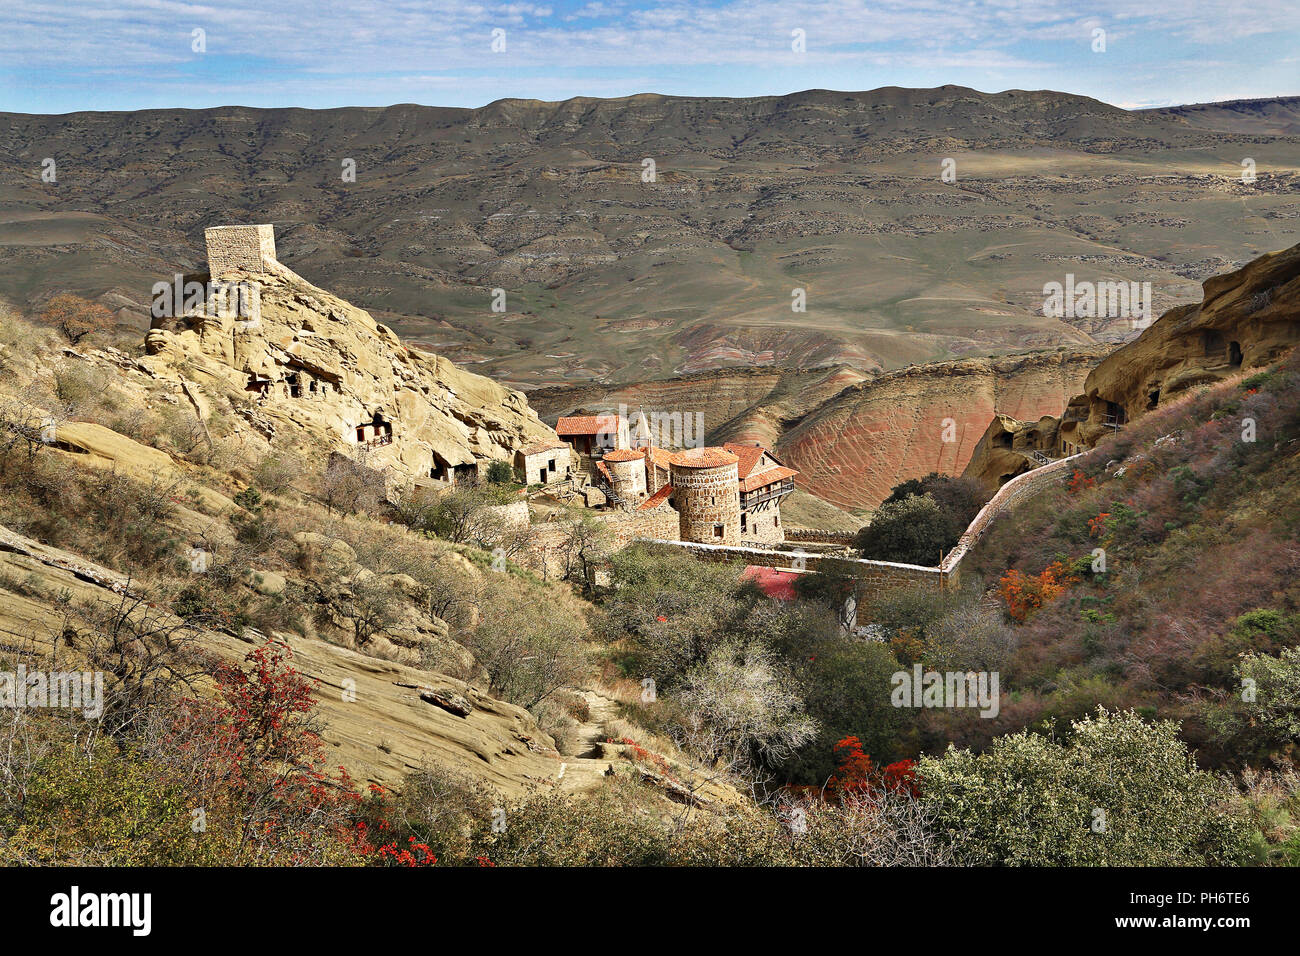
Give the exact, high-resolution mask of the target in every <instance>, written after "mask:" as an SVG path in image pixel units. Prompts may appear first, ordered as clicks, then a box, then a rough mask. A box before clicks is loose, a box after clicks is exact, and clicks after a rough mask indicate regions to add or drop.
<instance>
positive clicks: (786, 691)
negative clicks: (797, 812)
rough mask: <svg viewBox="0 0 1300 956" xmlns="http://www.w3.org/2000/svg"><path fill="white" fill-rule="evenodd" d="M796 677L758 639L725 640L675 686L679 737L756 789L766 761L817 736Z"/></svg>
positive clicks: (788, 754) (774, 761) (770, 763)
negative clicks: (676, 688) (745, 640)
mask: <svg viewBox="0 0 1300 956" xmlns="http://www.w3.org/2000/svg"><path fill="white" fill-rule="evenodd" d="M796 688H797V685H796V682H795V681H794V680H793V679H792V678H791V677H790V676H789V675H788V674H787V673H786V671H785V670H784V669H783V668H782V667H781V666H780V665H779V663H778V661H777V659H776V655H775V654H774V653H773V652H772V651H771V650H770V649H769V648H766V647H764V646H763V645H762V644H760V643H758V642H757V641H751V642H748V643H742V642H740V641H734V640H733V641H727V642H725V643H723V644H721V645H719V646H718V647H717V648H715V649H714V650H713V651H712V652H711V653H710V654H709V656H708V657H707V658H706V659H705V660H704V662H703V663H701V664H697V665H696V666H694V667H692V668H691V669H690V670H689V671H687V673H686V675H685V677H684V679H683V681H682V686H681V687H680V688H679V689H678V690H677V691H676V692H675V693H674V695H673V696H674V700H675V701H676V702H677V705H678V707H679V709H680V717H679V718H678V722H677V724H676V726H675V727H674V728H673V730H672V733H673V736H674V737H675V738H676V739H677V742H678V743H679V744H680V745H681V746H682V747H683V749H685V750H687V751H688V752H690V753H693V754H695V755H696V756H697V757H699V758H701V759H702V760H703V761H704V762H705V763H706V764H707V765H709V766H711V767H713V768H715V769H717V770H721V771H727V772H731V773H735V774H737V775H739V776H740V777H742V778H743V779H746V780H748V781H749V782H750V784H751V786H753V787H755V789H757V788H758V787H759V786H760V785H761V784H762V782H763V780H764V779H765V778H766V777H767V776H768V771H767V768H768V767H770V766H773V765H775V764H778V763H781V762H782V761H785V760H788V759H789V758H790V757H791V756H793V755H794V753H795V752H796V751H797V750H798V749H799V748H800V747H803V746H804V745H805V744H807V743H808V742H809V741H811V740H812V739H813V738H814V737H816V735H817V721H815V720H813V719H812V718H811V717H809V716H808V715H807V714H806V713H805V712H804V703H803V701H802V700H801V699H800V698H799V695H798V693H797V689H796Z"/></svg>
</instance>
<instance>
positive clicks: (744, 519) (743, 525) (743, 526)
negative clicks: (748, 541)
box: [740, 511, 749, 531]
mask: <svg viewBox="0 0 1300 956" xmlns="http://www.w3.org/2000/svg"><path fill="white" fill-rule="evenodd" d="M748 518H749V515H747V514H746V513H745V512H743V511H742V512H741V513H740V530H741V531H746V530H748V528H749V521H748V520H747V519H748Z"/></svg>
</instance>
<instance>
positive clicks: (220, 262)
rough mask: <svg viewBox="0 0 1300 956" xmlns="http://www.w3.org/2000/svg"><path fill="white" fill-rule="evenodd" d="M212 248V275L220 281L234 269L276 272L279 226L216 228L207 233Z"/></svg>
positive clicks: (205, 233)
mask: <svg viewBox="0 0 1300 956" xmlns="http://www.w3.org/2000/svg"><path fill="white" fill-rule="evenodd" d="M203 239H204V241H205V242H206V243H207V246H208V273H209V274H210V275H211V276H212V278H214V279H215V278H217V277H218V276H220V275H224V274H225V273H227V272H230V271H232V270H234V269H243V270H244V271H245V272H257V273H262V272H274V271H276V270H275V267H276V266H277V265H278V263H277V262H276V261H275V227H274V226H269V225H262V226H212V227H210V228H208V229H204V230H203Z"/></svg>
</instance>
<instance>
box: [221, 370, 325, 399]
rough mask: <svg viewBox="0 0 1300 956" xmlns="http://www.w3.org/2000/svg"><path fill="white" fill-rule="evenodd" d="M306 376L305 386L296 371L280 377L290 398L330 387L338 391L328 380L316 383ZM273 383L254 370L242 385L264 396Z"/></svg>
mask: <svg viewBox="0 0 1300 956" xmlns="http://www.w3.org/2000/svg"><path fill="white" fill-rule="evenodd" d="M306 378H307V386H306V388H304V387H303V381H302V380H303V376H301V375H299V374H298V373H297V372H291V373H290V374H288V375H286V376H285V377H284V379H282V381H283V382H284V384H285V387H286V388H287V389H288V391H289V397H290V398H302V397H303V396H304V395H306V396H314V395H324V394H326V393H327V392H329V391H330V389H331V388H333V389H334V390H335V391H339V387H338V386H337V385H332V384H331V383H330V382H319V383H318V382H317V381H316V379H315V378H313V377H312V376H310V375H309V376H306ZM273 384H275V383H274V382H273V381H272V380H271V379H270V378H269V377H268V376H266V375H258V374H257V373H256V372H249V373H248V384H247V385H245V386H244V391H246V392H254V393H256V394H257V395H260V396H262V397H263V398H265V397H266V396H268V395H270V394H271V386H272V385H273Z"/></svg>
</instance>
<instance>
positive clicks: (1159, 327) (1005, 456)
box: [965, 245, 1300, 489]
mask: <svg viewBox="0 0 1300 956" xmlns="http://www.w3.org/2000/svg"><path fill="white" fill-rule="evenodd" d="M1203 289H1204V297H1203V299H1202V301H1201V302H1200V303H1199V304H1197V305H1186V306H1179V307H1178V308H1175V309H1170V310H1169V311H1168V312H1166V313H1165V314H1164V315H1162V316H1160V318H1159V319H1157V320H1156V321H1155V322H1154V323H1152V324H1151V326H1150V327H1149V328H1147V329H1146V330H1145V331H1143V333H1142V335H1141V336H1140V337H1139V338H1138V339H1136V340H1135V341H1133V342H1130V343H1129V344H1128V345H1125V346H1123V347H1122V348H1120V349H1117V350H1116V351H1115V352H1113V353H1111V354H1110V355H1109V356H1107V357H1106V358H1105V359H1104V360H1103V361H1101V362H1100V363H1098V365H1097V367H1096V368H1094V369H1093V370H1092V371H1091V372H1089V373H1088V376H1087V378H1086V379H1085V380H1084V382H1083V387H1082V389H1081V391H1080V393H1079V394H1077V395H1075V396H1074V397H1073V398H1071V399H1070V401H1069V403H1068V405H1067V407H1066V409H1065V412H1064V413H1063V414H1062V415H1061V416H1059V417H1054V416H1047V417H1043V418H1041V419H1039V420H1037V421H1016V420H1015V419H1014V418H1010V417H1008V416H999V417H997V418H995V419H994V420H993V422H992V423H990V425H989V427H988V429H987V431H985V433H984V434H983V436H981V438H980V440H979V443H978V444H977V446H976V449H975V452H974V454H973V455H972V456H971V458H970V461H969V462H968V464H967V466H966V471H965V474H966V475H967V476H969V477H972V478H975V479H977V480H979V481H981V482H982V483H984V484H985V485H986V486H987V487H989V488H990V489H993V488H997V487H998V486H999V485H1001V484H1004V483H1005V482H1006V481H1007V480H1008V479H1009V478H1011V477H1013V476H1015V475H1018V474H1022V473H1023V472H1026V471H1029V470H1030V469H1032V468H1034V467H1036V466H1037V465H1039V464H1041V463H1042V458H1041V457H1038V458H1036V457H1035V453H1038V455H1039V456H1043V455H1046V456H1047V457H1049V458H1050V457H1059V456H1061V455H1068V454H1073V453H1075V452H1079V451H1084V450H1085V449H1088V448H1092V447H1093V446H1095V445H1096V444H1097V442H1099V441H1100V440H1101V439H1103V438H1105V437H1107V436H1108V435H1111V434H1113V433H1114V432H1115V430H1116V429H1118V428H1123V427H1124V425H1126V424H1127V423H1129V422H1131V421H1133V420H1134V419H1136V418H1139V417H1141V416H1142V415H1144V414H1146V413H1147V412H1149V411H1152V410H1154V409H1156V408H1159V407H1160V406H1161V405H1162V404H1165V403H1167V402H1169V400H1170V399H1172V398H1174V397H1176V396H1177V395H1179V394H1181V393H1183V392H1186V391H1187V389H1189V388H1192V387H1194V386H1200V385H1208V384H1211V383H1214V382H1218V381H1221V380H1222V379H1224V378H1227V377H1229V376H1232V375H1237V374H1240V373H1241V372H1242V371H1243V370H1245V369H1251V368H1257V367H1260V366H1263V365H1267V364H1269V363H1270V362H1272V361H1273V360H1274V359H1276V358H1278V356H1280V355H1282V354H1283V353H1285V352H1288V351H1290V350H1291V349H1292V348H1294V347H1295V345H1296V344H1297V343H1300V245H1298V246H1293V247H1291V248H1290V249H1286V250H1283V251H1281V252H1274V253H1270V254H1269V255H1266V256H1261V257H1260V258H1258V259H1255V260H1254V261H1252V262H1250V263H1248V264H1247V265H1245V266H1244V267H1242V268H1241V269H1238V270H1236V271H1235V272H1229V273H1225V274H1224V275H1218V276H1214V277H1212V278H1210V279H1207V280H1206V281H1205V283H1204V285H1203Z"/></svg>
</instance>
